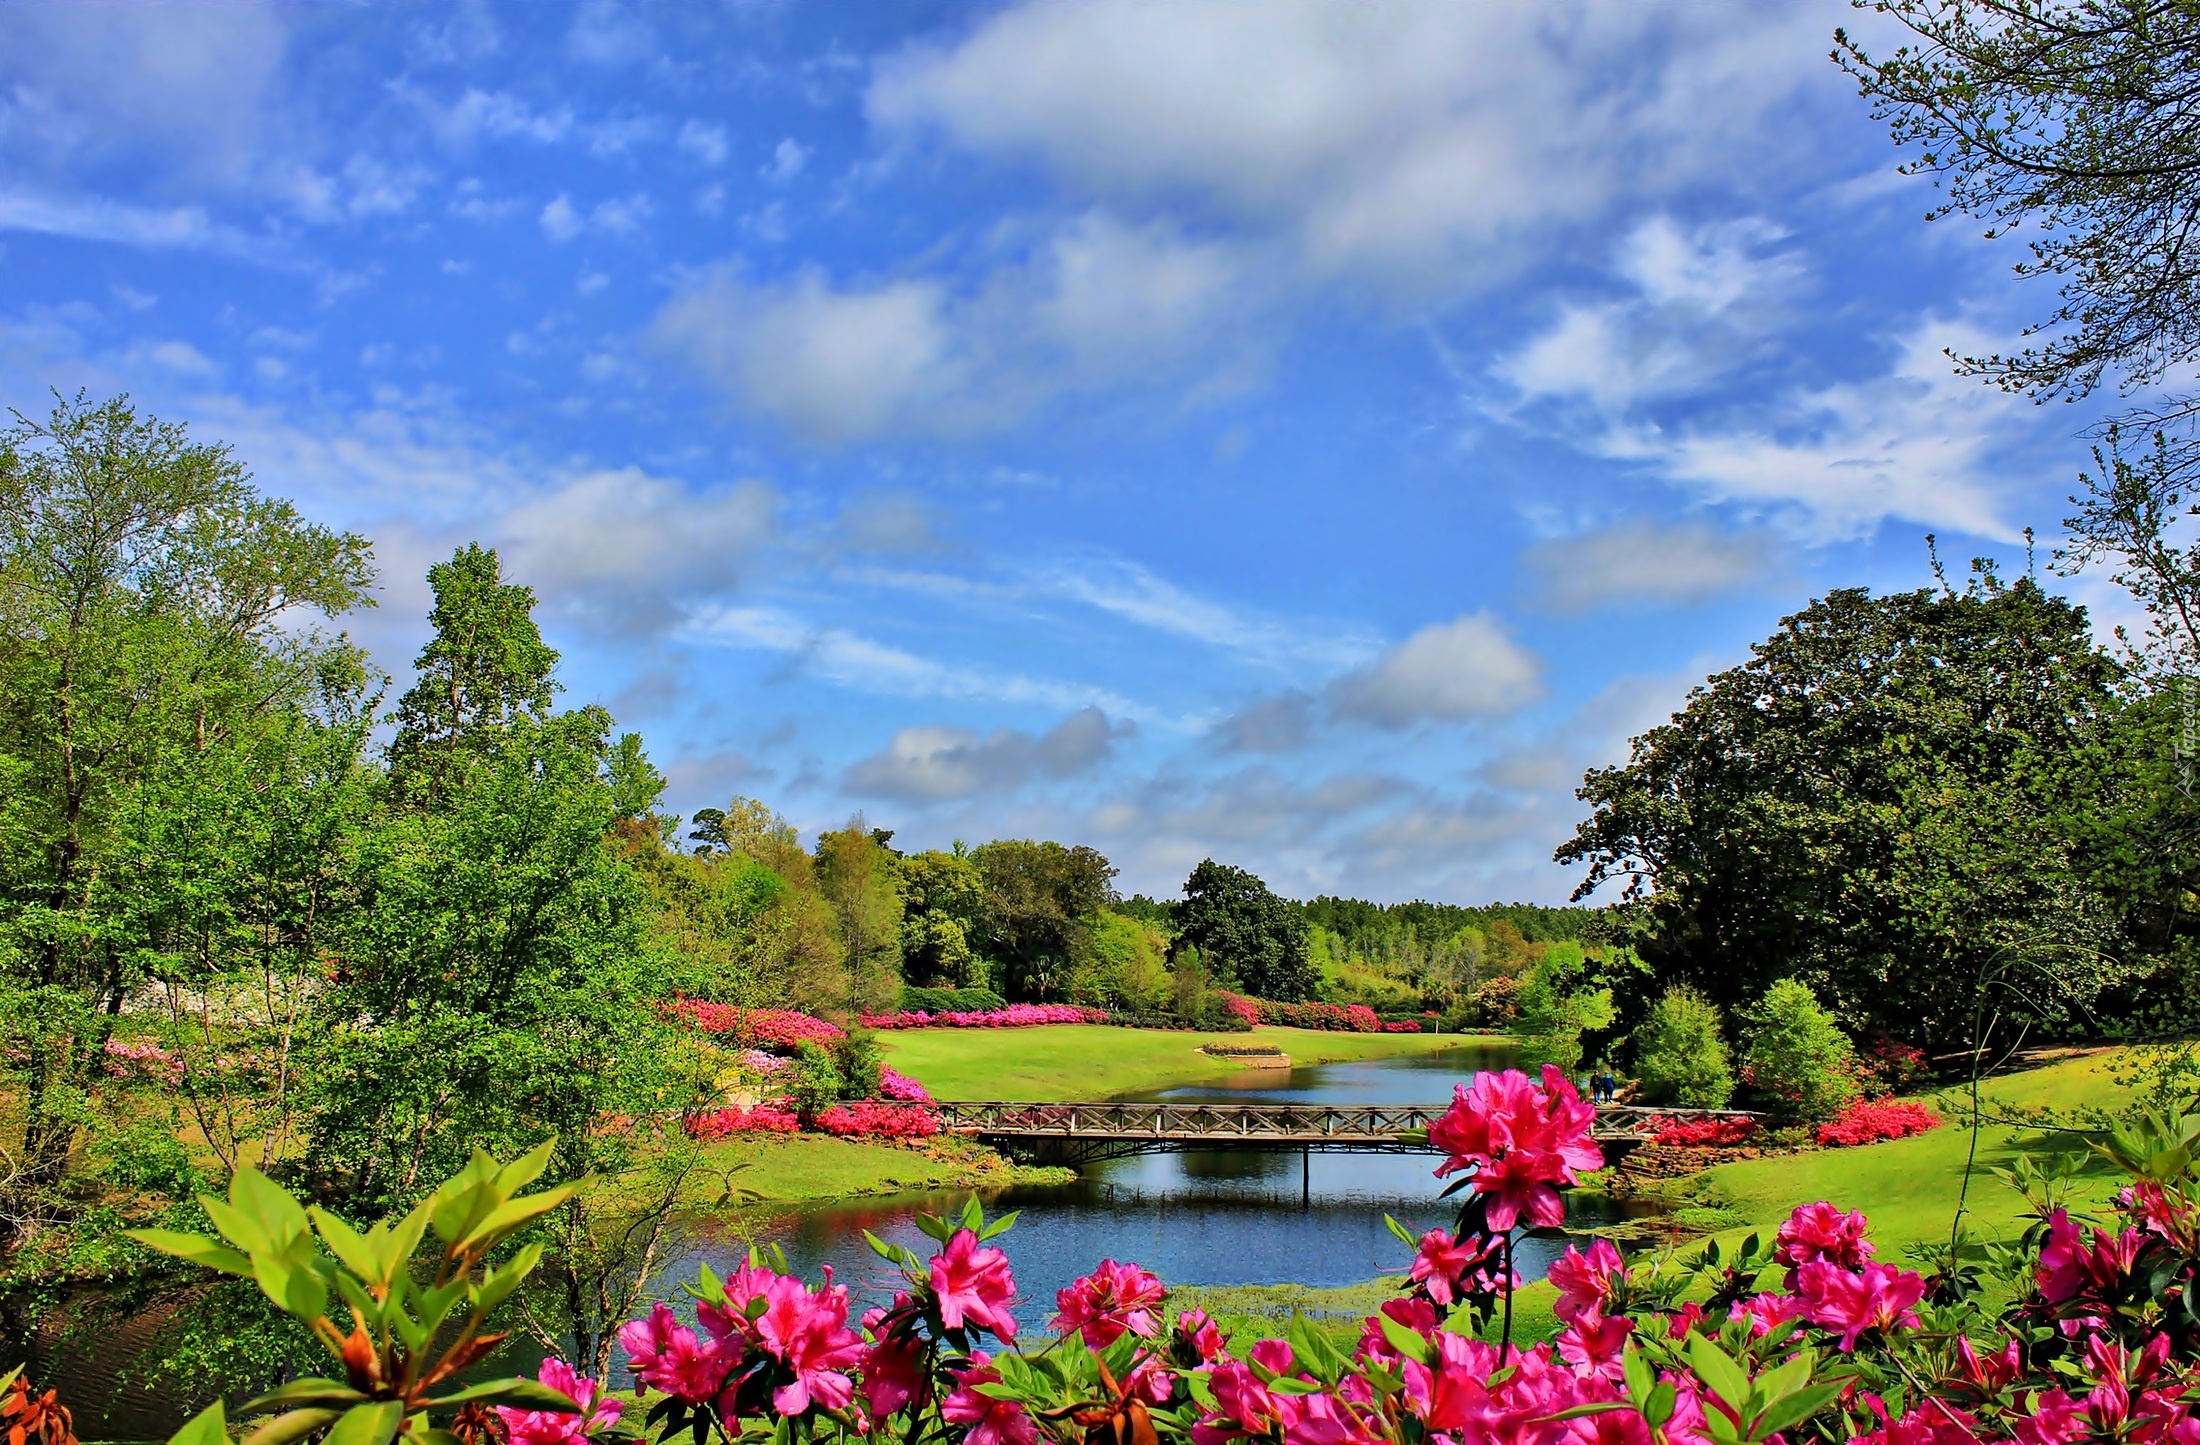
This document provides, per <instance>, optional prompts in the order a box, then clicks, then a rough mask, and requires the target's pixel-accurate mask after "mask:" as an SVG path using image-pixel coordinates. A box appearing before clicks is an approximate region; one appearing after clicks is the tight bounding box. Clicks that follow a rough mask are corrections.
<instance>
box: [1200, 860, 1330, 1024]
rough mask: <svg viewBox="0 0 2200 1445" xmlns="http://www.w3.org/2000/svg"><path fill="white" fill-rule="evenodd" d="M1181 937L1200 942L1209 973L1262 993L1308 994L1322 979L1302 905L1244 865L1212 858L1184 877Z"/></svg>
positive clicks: (1281, 996) (1276, 996) (1288, 998)
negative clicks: (1285, 897) (1309, 947)
mask: <svg viewBox="0 0 2200 1445" xmlns="http://www.w3.org/2000/svg"><path fill="white" fill-rule="evenodd" d="M1177 938H1178V940H1179V942H1180V943H1188V944H1191V945H1193V946H1194V947H1196V948H1198V950H1199V952H1200V956H1201V957H1202V958H1204V959H1206V961H1207V970H1208V973H1209V974H1210V976H1212V977H1213V978H1215V979H1217V980H1218V981H1223V982H1231V983H1235V984H1236V985H1237V986H1238V987H1239V988H1242V989H1244V990H1245V991H1246V992H1248V993H1251V994H1253V995H1255V996H1256V997H1259V998H1272V999H1282V1000H1285V1001H1287V1002H1291V1001H1296V1000H1299V999H1303V998H1305V997H1307V996H1308V995H1309V994H1311V993H1312V992H1313V991H1314V986H1315V984H1316V983H1317V982H1319V980H1320V975H1319V974H1318V973H1317V972H1316V971H1315V968H1314V964H1313V962H1312V960H1311V959H1310V958H1309V957H1308V956H1307V949H1306V920H1305V919H1304V918H1303V917H1301V916H1300V913H1299V910H1298V909H1296V908H1294V907H1293V906H1292V905H1291V904H1290V903H1288V902H1286V901H1285V900H1283V899H1281V898H1278V897H1277V896H1276V895H1275V894H1273V893H1270V892H1269V891H1268V885H1267V884H1265V883H1263V882H1261V881H1260V879H1258V878H1256V877H1254V876H1253V875H1252V874H1251V873H1248V872H1246V871H1245V870H1244V869H1243V868H1233V867H1231V866H1230V865H1228V864H1226V863H1217V862H1216V861H1215V860H1214V859H1212V858H1208V859H1206V860H1204V861H1202V862H1201V863H1200V864H1199V866H1198V867H1196V868H1194V869H1193V870H1192V873H1191V876H1190V877H1189V878H1187V879H1185V880H1184V906H1183V908H1182V909H1180V910H1179V911H1178V913H1177Z"/></svg>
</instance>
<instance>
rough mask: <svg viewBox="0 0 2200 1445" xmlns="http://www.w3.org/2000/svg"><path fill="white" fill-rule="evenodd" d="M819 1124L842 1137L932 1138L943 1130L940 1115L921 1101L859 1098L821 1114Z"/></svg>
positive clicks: (836, 1105) (828, 1132)
mask: <svg viewBox="0 0 2200 1445" xmlns="http://www.w3.org/2000/svg"><path fill="white" fill-rule="evenodd" d="M817 1127H818V1128H819V1129H821V1130H823V1131H824V1132H825V1133H827V1134H831V1135H834V1136H835V1137H837V1138H841V1139H929V1138H931V1137H932V1136H933V1135H934V1134H937V1133H939V1132H940V1117H939V1115H937V1114H935V1113H933V1112H932V1111H931V1110H930V1109H927V1108H925V1107H924V1106H923V1105H921V1104H892V1103H886V1102H883V1101H881V1100H878V1099H858V1100H856V1101H855V1102H854V1103H851V1104H835V1105H833V1107H831V1108H830V1109H827V1110H825V1111H824V1112H822V1113H820V1114H819V1115H818V1116H817Z"/></svg>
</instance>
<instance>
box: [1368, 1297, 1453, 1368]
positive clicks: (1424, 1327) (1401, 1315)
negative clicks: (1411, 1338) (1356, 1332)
mask: <svg viewBox="0 0 2200 1445" xmlns="http://www.w3.org/2000/svg"><path fill="white" fill-rule="evenodd" d="M1382 1312H1383V1314H1384V1315H1385V1316H1386V1317H1388V1318H1389V1319H1391V1320H1393V1321H1395V1322H1397V1323H1398V1324H1401V1325H1404V1326H1405V1327H1406V1328H1407V1329H1409V1330H1411V1331H1413V1332H1414V1333H1415V1334H1417V1335H1424V1336H1425V1335H1429V1334H1432V1333H1434V1332H1435V1329H1436V1325H1437V1322H1438V1319H1439V1316H1438V1315H1437V1313H1436V1306H1435V1305H1434V1304H1433V1303H1432V1302H1430V1301H1428V1300H1425V1299H1417V1298H1414V1297H1411V1296H1408V1297H1407V1298H1404V1299H1394V1300H1384V1301H1383V1308H1382ZM1353 1353H1354V1356H1355V1358H1358V1359H1362V1360H1370V1361H1373V1362H1374V1363H1376V1364H1379V1365H1387V1366H1389V1367H1390V1368H1392V1369H1396V1368H1397V1367H1398V1366H1399V1364H1400V1363H1402V1358H1403V1357H1401V1356H1400V1355H1399V1353H1398V1352H1397V1351H1396V1350H1394V1349H1392V1348H1391V1346H1390V1337H1389V1336H1388V1335H1386V1334H1384V1333H1383V1326H1382V1321H1380V1320H1378V1319H1376V1318H1374V1317H1373V1316H1372V1315H1371V1316H1369V1317H1368V1318H1367V1319H1365V1320H1362V1321H1361V1322H1360V1343H1359V1347H1358V1348H1357V1349H1356V1350H1355V1351H1354V1352H1353Z"/></svg>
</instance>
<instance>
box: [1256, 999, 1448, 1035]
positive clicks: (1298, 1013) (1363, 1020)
mask: <svg viewBox="0 0 2200 1445" xmlns="http://www.w3.org/2000/svg"><path fill="white" fill-rule="evenodd" d="M1216 996H1217V997H1219V998H1220V999H1221V1000H1222V1005H1223V1007H1224V1008H1227V1009H1229V1010H1230V1012H1232V1013H1234V1014H1236V1015H1237V1016H1238V1017H1239V1018H1241V1019H1243V1020H1245V1022H1247V1023H1249V1024H1271V1025H1274V1026H1276V1027H1278V1028H1287V1029H1327V1030H1328V1031H1330V1032H1331V1033H1356V1034H1377V1033H1381V1032H1383V1021H1382V1020H1381V1019H1379V1018H1377V1017H1376V1016H1375V1010H1373V1009H1371V1008H1369V1007H1368V1006H1367V1005H1366V1004H1360V1003H1351V1004H1334V1003H1282V1002H1279V1001H1277V1000H1275V999H1269V998H1247V997H1246V996H1244V995H1243V994H1235V993H1227V992H1223V991H1221V990H1217V991H1216ZM1400 1032H1404V1030H1400ZM1412 1032H1415V1033H1418V1032H1420V1030H1419V1029H1414V1030H1412Z"/></svg>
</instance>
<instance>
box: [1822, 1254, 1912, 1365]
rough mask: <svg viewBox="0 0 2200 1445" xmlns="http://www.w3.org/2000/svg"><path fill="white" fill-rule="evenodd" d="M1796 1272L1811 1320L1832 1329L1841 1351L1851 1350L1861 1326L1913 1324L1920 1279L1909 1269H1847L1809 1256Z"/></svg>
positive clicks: (1883, 1327) (1869, 1266)
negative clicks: (1837, 1336)
mask: <svg viewBox="0 0 2200 1445" xmlns="http://www.w3.org/2000/svg"><path fill="white" fill-rule="evenodd" d="M1799 1274H1800V1276H1801V1278H1800V1280H1799V1282H1798V1290H1799V1292H1800V1293H1801V1294H1802V1296H1803V1298H1804V1299H1806V1300H1808V1301H1809V1302H1810V1306H1811V1321H1812V1322H1813V1323H1814V1324H1816V1325H1818V1326H1819V1327H1820V1328H1821V1329H1826V1330H1831V1331H1835V1332H1837V1333H1838V1334H1839V1335H1840V1336H1841V1348H1842V1349H1843V1350H1853V1349H1855V1348H1856V1341H1857V1339H1858V1337H1859V1336H1861V1335H1862V1334H1863V1333H1864V1332H1865V1331H1866V1330H1874V1329H1876V1330H1888V1329H1893V1328H1895V1327H1896V1326H1898V1325H1908V1326H1911V1327H1913V1328H1914V1327H1915V1326H1916V1324H1917V1311H1916V1309H1915V1308H1914V1306H1915V1305H1916V1304H1917V1302H1918V1301H1919V1300H1921V1299H1923V1298H1924V1297H1925V1281H1924V1279H1923V1278H1922V1277H1921V1276H1919V1275H1917V1274H1914V1273H1912V1272H1911V1271H1909V1270H1906V1269H1897V1268H1895V1267H1894V1266H1893V1265H1891V1264H1866V1265H1865V1266H1864V1267H1863V1268H1862V1269H1861V1270H1857V1271H1855V1272H1853V1273H1852V1272H1851V1271H1849V1270H1845V1269H1841V1268H1840V1267H1838V1266H1837V1265H1835V1264H1834V1263H1833V1262H1832V1261H1830V1260H1824V1259H1814V1260H1812V1261H1811V1262H1810V1263H1808V1264H1806V1265H1804V1266H1803V1267H1802V1269H1801V1270H1800V1271H1799Z"/></svg>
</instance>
